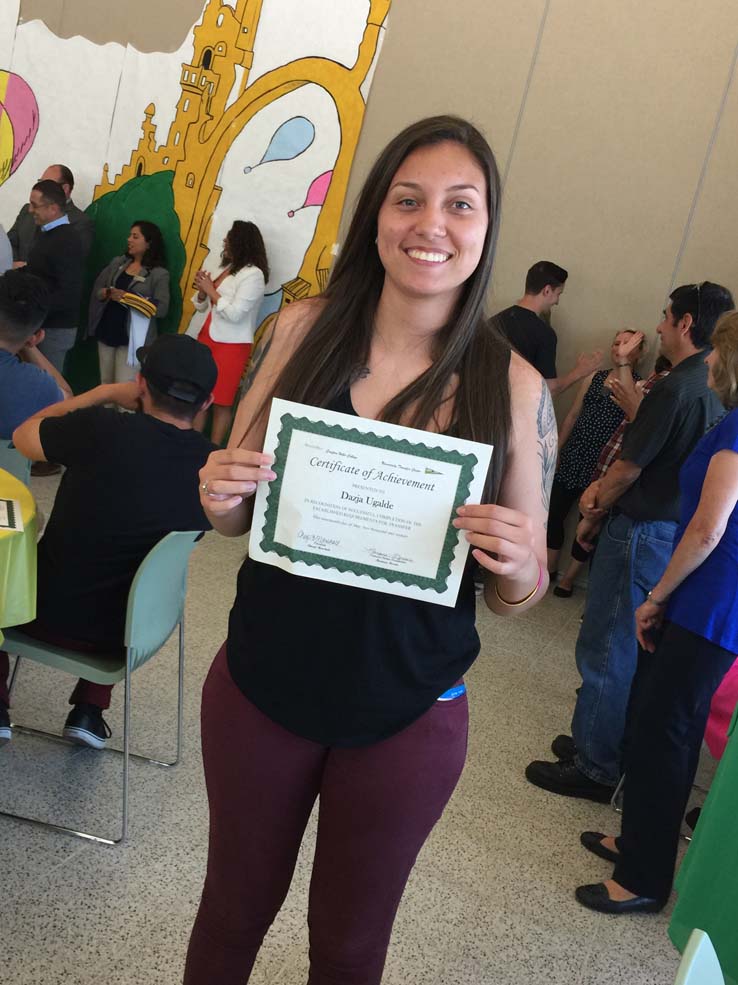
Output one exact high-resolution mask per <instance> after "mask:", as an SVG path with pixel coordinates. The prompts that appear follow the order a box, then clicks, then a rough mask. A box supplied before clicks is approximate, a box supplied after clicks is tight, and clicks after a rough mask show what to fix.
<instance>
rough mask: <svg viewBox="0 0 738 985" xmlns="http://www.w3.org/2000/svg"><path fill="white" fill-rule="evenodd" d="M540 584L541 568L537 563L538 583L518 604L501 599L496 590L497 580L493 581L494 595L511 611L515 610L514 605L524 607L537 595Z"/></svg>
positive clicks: (541, 581) (541, 577) (541, 578)
mask: <svg viewBox="0 0 738 985" xmlns="http://www.w3.org/2000/svg"><path fill="white" fill-rule="evenodd" d="M542 584H543V568H542V567H541V562H540V561H539V562H538V581H537V582H536V584H535V587H534V588H533V590H532V591H531V592H528V594H527V595H526V596H525V598H524V599H520V601H519V602H508V601H507V600H506V599H503V597H502V596H501V595H500V591H499V589H498V588H497V579H495V595H496V596H497V598H498V599H499V600H500V602H502V604H503V605H508V606H510V608H511V609H512V608H515V606H516V605H525V603H526V602H530V600H531V599H532V598H533V596H534V595H536V594H537V593H538V589H539V588H540V587H541V585H542Z"/></svg>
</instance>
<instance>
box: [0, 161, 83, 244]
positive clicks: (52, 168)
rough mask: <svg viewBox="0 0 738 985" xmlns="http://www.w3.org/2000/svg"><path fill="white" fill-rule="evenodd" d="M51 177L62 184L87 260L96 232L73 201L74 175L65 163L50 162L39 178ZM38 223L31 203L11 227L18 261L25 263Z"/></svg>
mask: <svg viewBox="0 0 738 985" xmlns="http://www.w3.org/2000/svg"><path fill="white" fill-rule="evenodd" d="M47 179H50V180H51V181H55V182H56V183H57V184H58V185H61V186H62V189H63V190H64V195H65V197H66V200H67V216H68V217H69V224H70V226H71V227H72V229H74V231H75V232H76V233H77V236H78V238H79V241H80V244H81V246H82V259H83V261H84V260H86V259H87V254H88V253H89V252H90V247H91V246H92V240H93V237H94V235H95V224H94V222H93V220H92V219H91V218H90V216H88V215H86V214H85V213H84V212H83V211H82V210H81V209H78V208H77V206H76V205H75V204H74V202H73V201H72V189H73V188H74V175H73V174H72V172H71V171H70V170H69V168H68V167H67V166H66V164H50V165H49V166H48V168H47V169H46V170H45V171H44V173H43V174H42V175H41V177H40V178H39V181H45V180H47ZM37 232H38V226H37V225H36V223H35V222H34V219H33V216H32V215H31V214H30V212H29V211H28V203H26V204H25V205H24V206H23V208H22V209H21V210H20V212H19V213H18V215H17V217H16V220H15V222H14V223H13V225H12V226H11V227H10V229H9V230H8V239H9V240H10V245H11V246H12V247H13V260H14V261H15V262H16V263H25V262H26V261H27V260H28V254H29V253H30V252H31V247H32V246H33V242H34V240H35V238H36V235H37Z"/></svg>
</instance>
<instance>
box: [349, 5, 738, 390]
mask: <svg viewBox="0 0 738 985" xmlns="http://www.w3.org/2000/svg"><path fill="white" fill-rule="evenodd" d="M537 41H540V44H537ZM737 41H738V4H736V3H735V0H705V3H703V4H700V5H699V8H698V7H697V6H695V4H694V3H693V2H686V0H649V2H648V3H643V0H619V2H618V3H614V4H613V3H608V4H606V3H604V2H602V0H593V2H590V3H583V2H582V0H577V2H575V0H551V2H550V3H549V4H547V3H546V2H545V0H522V2H521V0H495V2H494V3H489V0H464V2H463V3H462V2H459V0H456V2H454V3H450V2H448V0H422V2H421V0H396V2H395V3H394V4H393V7H392V10H391V12H390V20H389V30H388V32H387V39H386V42H385V45H384V48H383V51H382V55H381V59H380V64H379V68H378V71H377V75H376V78H375V82H374V86H373V88H372V92H371V96H370V100H369V107H368V112H367V115H366V119H365V124H364V130H363V132H362V137H361V142H360V145H359V150H358V153H357V156H356V159H355V164H354V171H353V174H352V180H351V184H350V187H349V195H348V198H347V201H348V202H353V201H354V199H355V197H356V194H357V192H358V189H359V185H360V182H361V180H362V179H363V177H364V175H365V174H366V172H367V170H368V168H369V166H370V164H371V160H372V158H373V157H374V155H375V154H376V151H377V149H378V148H379V147H381V146H382V144H383V143H384V142H385V141H386V140H387V139H388V138H389V137H391V136H392V135H393V134H394V133H396V132H397V131H398V130H399V129H401V128H402V127H403V126H404V125H405V124H407V123H409V122H410V121H412V120H414V119H418V118H420V117H422V116H425V115H429V114H432V113H438V112H454V113H459V114H461V115H464V116H467V117H469V118H471V119H472V120H473V121H474V122H476V123H477V124H478V125H479V126H481V128H482V129H483V130H484V131H485V133H486V134H487V136H488V138H489V139H490V142H491V143H492V146H493V148H494V150H495V152H496V154H497V157H498V161H499V165H500V170H501V171H502V172H503V173H504V172H505V171H506V170H507V181H506V186H505V192H504V196H503V221H502V230H501V236H500V245H499V251H498V258H497V264H496V268H495V274H494V280H493V285H492V291H491V296H490V309H491V310H498V309H499V308H500V307H503V306H505V305H507V304H509V303H511V302H512V301H514V300H515V299H516V298H517V297H519V295H520V293H521V290H522V282H523V279H524V275H525V271H526V270H527V268H528V266H529V265H530V264H531V263H532V262H533V261H534V260H537V259H542V258H547V259H551V260H555V261H557V262H559V263H561V264H562V265H563V266H565V267H567V268H568V270H569V271H570V280H569V284H568V286H567V290H566V293H565V294H564V297H563V299H562V302H561V304H560V305H559V308H558V309H557V310H556V311H555V312H554V318H553V323H554V326H555V327H556V329H557V332H558V334H559V365H560V369H561V368H566V367H567V366H568V365H569V364H570V363H571V362H572V361H573V359H574V357H575V355H576V352H577V351H579V350H580V349H582V348H585V347H593V346H594V345H595V344H597V345H599V344H605V343H607V341H608V340H609V339H610V337H611V335H612V333H613V331H614V330H615V329H617V328H618V327H619V326H620V325H624V324H633V325H637V326H638V327H641V328H643V329H644V330H646V331H647V332H648V333H649V334H650V336H651V338H653V336H654V332H653V329H654V327H655V325H656V324H657V322H658V320H659V317H660V312H661V309H662V306H663V303H664V299H665V297H666V296H667V294H668V291H669V288H670V286H671V285H672V278H673V277H674V276H675V278H676V283H683V282H689V281H696V280H703V279H706V278H709V279H712V280H718V281H721V282H723V283H725V284H726V285H727V286H728V287H730V288H731V289H732V290H734V291H736V292H738V264H737V263H736V252H737V251H736V249H735V240H736V230H738V168H736V165H735V160H734V158H735V156H736V154H735V134H736V132H738V82H734V83H733V86H732V88H731V90H730V93H729V98H728V100H727V104H726V106H725V111H724V113H723V114H722V116H721V118H720V125H719V129H718V131H717V139H716V141H715V144H714V148H713V150H712V154H711V156H710V159H709V162H708V166H707V170H706V174H705V178H704V182H703V184H702V187H701V193H700V194H699V196H698V199H697V202H696V208H695V210H694V214H693V216H692V217H691V219H690V212H691V210H692V205H693V201H694V199H695V195H696V193H697V190H698V187H699V186H700V176H701V172H702V168H703V164H704V162H705V158H706V154H707V152H708V148H709V146H710V142H711V137H712V135H713V129H714V127H715V124H716V120H718V117H719V114H720V109H721V103H722V99H723V95H724V93H725V88H726V84H727V83H728V80H729V76H730V71H731V66H732V61H733V57H734V53H735V46H736V42H737ZM528 80H529V83H530V84H529V87H528V88H527V92H526V84H527V81H528ZM518 122H519V126H518V129H517V136H516V125H517V124H518ZM685 236H686V241H685V243H684V249H683V256H682V259H681V262H679V263H678V264H677V260H678V258H679V256H680V254H682V246H683V240H684V239H685ZM675 267H676V271H675ZM570 396H571V395H570ZM567 404H568V399H567V398H566V397H564V398H562V401H561V406H560V408H559V409H560V410H563V409H564V408H565V407H566V405H567Z"/></svg>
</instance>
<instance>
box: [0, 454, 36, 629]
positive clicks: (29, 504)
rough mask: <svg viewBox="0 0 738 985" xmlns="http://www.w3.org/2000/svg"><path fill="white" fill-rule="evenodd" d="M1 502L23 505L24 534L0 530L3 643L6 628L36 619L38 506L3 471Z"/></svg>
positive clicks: (27, 491)
mask: <svg viewBox="0 0 738 985" xmlns="http://www.w3.org/2000/svg"><path fill="white" fill-rule="evenodd" d="M0 499H15V500H17V501H18V502H19V503H20V504H21V514H22V516H23V530H5V529H0V642H1V641H2V632H1V630H2V627H3V626H19V625H21V624H22V623H24V622H30V621H31V619H34V618H35V616H36V535H37V529H36V504H35V502H34V500H33V496H32V495H31V492H30V490H29V489H28V487H27V486H24V485H23V483H22V482H20V481H19V480H18V479H16V478H15V477H14V476H12V475H11V474H10V472H6V471H5V470H4V469H0Z"/></svg>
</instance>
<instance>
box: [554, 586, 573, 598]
mask: <svg viewBox="0 0 738 985" xmlns="http://www.w3.org/2000/svg"><path fill="white" fill-rule="evenodd" d="M553 593H554V595H555V596H556V598H557V599H570V598H571V597H572V595H573V594H574V589H573V588H562V587H561V585H556V586H555V588H554V590H553Z"/></svg>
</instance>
